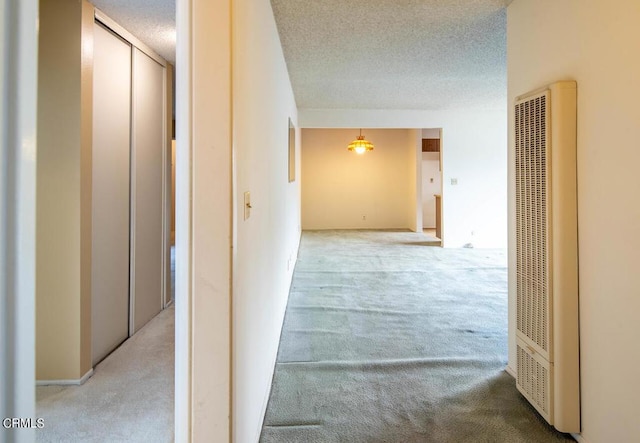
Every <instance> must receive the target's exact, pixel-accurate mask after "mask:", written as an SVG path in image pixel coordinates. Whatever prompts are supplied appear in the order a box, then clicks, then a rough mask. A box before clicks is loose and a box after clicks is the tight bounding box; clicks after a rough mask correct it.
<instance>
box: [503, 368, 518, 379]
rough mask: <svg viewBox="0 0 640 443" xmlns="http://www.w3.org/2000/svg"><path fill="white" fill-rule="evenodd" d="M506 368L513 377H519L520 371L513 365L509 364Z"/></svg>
mask: <svg viewBox="0 0 640 443" xmlns="http://www.w3.org/2000/svg"><path fill="white" fill-rule="evenodd" d="M504 370H505V371H506V372H507V374H509V375H510V376H512V377H513V378H518V373H517V372H516V371H515V369H513V368H512V367H511V366H509V365H507V367H506V368H504Z"/></svg>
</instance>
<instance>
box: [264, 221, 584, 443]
mask: <svg viewBox="0 0 640 443" xmlns="http://www.w3.org/2000/svg"><path fill="white" fill-rule="evenodd" d="M430 244H431V243H430V241H429V239H428V238H427V237H426V236H424V234H422V233H419V234H418V233H411V232H381V231H305V232H304V233H303V236H302V243H301V248H300V253H299V258H298V262H297V265H296V269H295V272H294V278H293V282H292V287H291V294H290V297H289V303H288V307H287V312H286V316H285V322H284V327H283V332H282V337H281V341H280V349H279V353H278V359H277V363H276V371H275V376H274V381H273V387H272V391H271V397H270V400H269V404H268V408H267V414H266V418H265V422H264V428H263V432H262V436H261V442H262V443H343V442H344V443H410V442H415V443H422V442H432V443H465V442H469V443H475V442H484V443H529V442H535V443H545V442H564V441H572V439H571V438H570V437H569V436H567V435H564V434H560V433H558V432H556V431H555V430H554V429H553V428H552V427H550V426H548V425H547V424H546V423H545V422H544V420H542V419H541V418H540V416H539V415H538V414H537V413H536V412H535V411H534V410H533V408H532V407H531V406H530V405H529V404H528V403H527V402H526V401H525V400H524V398H523V397H522V396H521V395H520V394H519V393H518V391H517V390H516V387H515V381H514V379H513V378H512V377H511V376H510V375H508V374H507V373H506V372H505V371H504V368H505V366H506V364H507V260H506V253H505V251H504V250H486V249H442V248H439V247H432V246H429V245H430Z"/></svg>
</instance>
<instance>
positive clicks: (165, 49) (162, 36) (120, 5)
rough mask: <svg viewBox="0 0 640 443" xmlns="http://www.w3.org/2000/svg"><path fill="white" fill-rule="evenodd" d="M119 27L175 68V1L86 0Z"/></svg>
mask: <svg viewBox="0 0 640 443" xmlns="http://www.w3.org/2000/svg"><path fill="white" fill-rule="evenodd" d="M90 1H91V3H93V5H95V7H96V8H98V9H100V10H101V11H102V12H104V13H105V14H107V15H108V16H109V17H110V18H112V19H113V20H115V21H116V23H118V24H119V25H120V26H122V27H123V28H124V29H126V30H127V31H129V32H130V33H131V34H133V35H134V36H136V37H137V38H138V39H140V40H141V41H142V42H143V43H144V44H146V45H147V46H149V47H150V48H151V49H153V50H154V51H156V52H157V53H158V54H160V55H161V56H162V57H163V58H164V59H165V60H167V61H169V62H171V63H172V64H174V65H175V61H176V2H175V0H90Z"/></svg>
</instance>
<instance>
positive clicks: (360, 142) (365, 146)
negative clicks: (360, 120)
mask: <svg viewBox="0 0 640 443" xmlns="http://www.w3.org/2000/svg"><path fill="white" fill-rule="evenodd" d="M347 149H348V150H349V151H356V154H364V153H365V152H367V151H373V143H371V142H369V141H367V140H365V139H364V135H362V129H360V135H359V136H358V138H357V139H355V140H354V141H352V142H351V143H349V147H348V148H347Z"/></svg>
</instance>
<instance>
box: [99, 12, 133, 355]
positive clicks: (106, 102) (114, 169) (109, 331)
mask: <svg viewBox="0 0 640 443" xmlns="http://www.w3.org/2000/svg"><path fill="white" fill-rule="evenodd" d="M94 31H95V32H94V66H93V78H94V80H93V170H92V173H93V178H92V182H93V190H92V193H93V207H92V211H93V222H92V223H93V225H92V232H93V234H92V235H93V238H92V271H91V278H92V282H91V289H92V296H91V303H92V306H91V311H92V318H91V322H92V323H91V325H92V358H93V364H94V365H95V364H96V363H97V362H99V361H100V360H102V359H103V358H104V357H106V356H107V355H108V354H109V353H110V352H111V351H112V350H113V349H115V348H116V347H117V346H118V345H119V344H120V343H122V342H123V341H124V340H126V338H127V337H128V335H129V223H130V222H129V192H130V191H129V166H130V161H129V154H130V149H129V146H130V135H131V132H130V120H131V45H129V44H128V43H126V42H125V41H123V40H122V39H120V38H119V37H116V36H115V35H114V34H112V33H111V32H109V31H108V30H106V29H105V28H103V27H102V26H101V25H100V24H98V23H96V24H95V26H94Z"/></svg>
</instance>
